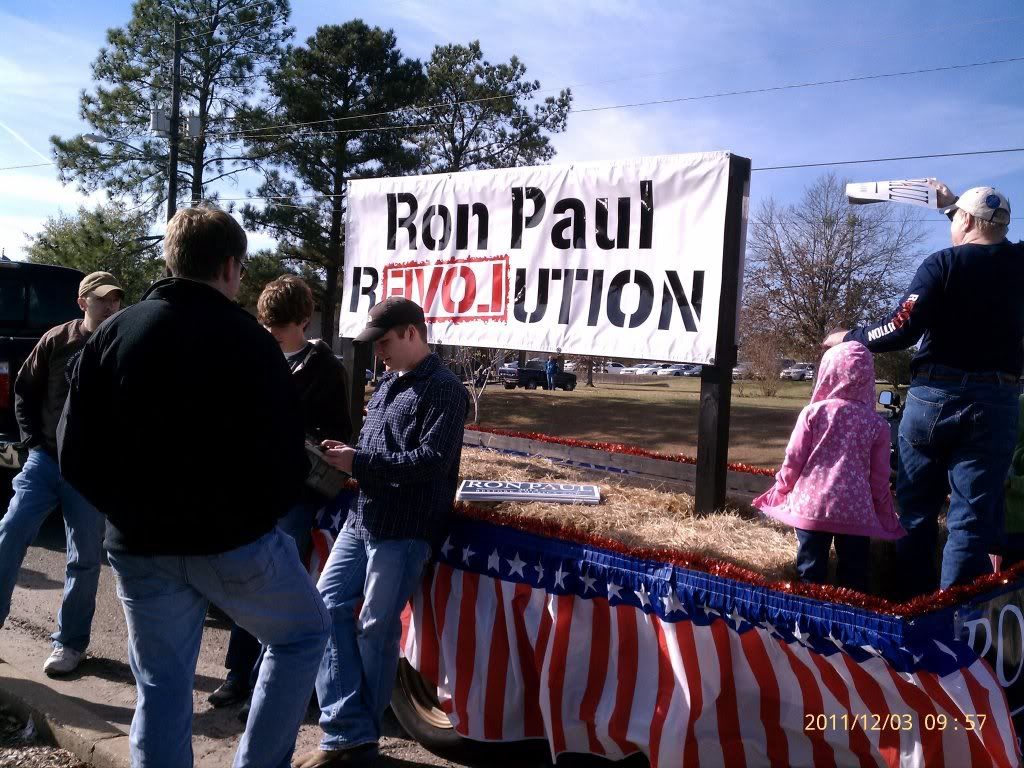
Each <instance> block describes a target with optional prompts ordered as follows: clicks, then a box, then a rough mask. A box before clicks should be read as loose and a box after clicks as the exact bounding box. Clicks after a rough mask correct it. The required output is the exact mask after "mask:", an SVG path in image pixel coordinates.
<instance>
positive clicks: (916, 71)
mask: <svg viewBox="0 0 1024 768" xmlns="http://www.w3.org/2000/svg"><path fill="white" fill-rule="evenodd" d="M1021 61H1024V56H1015V57H1012V58H1006V59H991V60H988V61H978V62H972V63H969V64H949V65H945V66H942V67H928V68H925V69H914V70H904V71H900V72H884V73H880V74H874V75H859V76H856V77H845V78H838V79H833V80H817V81H813V82H807V83H787V84H784V85H773V86H766V87H763V88H748V89H744V90H736V91H722V92H718V93H707V94H701V95H698V96H679V97H675V98H671V99H656V100H652V101H638V102H631V103H625V104H610V105H606V106H601V107H585V108H582V109H570V110H569V114H588V113H593V112H606V111H609V110H613V109H629V108H633V107H644V106H653V105H659V104H673V103H678V102H684V101H701V100H706V99H717V98H723V97H726V96H741V95H751V94H757V93H771V92H776V91H787V90H797V89H802V88H817V87H822V86H826V85H839V84H844V83H855V82H863V81H868V80H882V79H886V78H892V77H907V76H909V75H921V74H927V73H932V72H950V71H954V70H962V69H973V68H977V67H987V66H992V65H995V64H1008V63H1016V62H1021ZM504 98H509V96H508V95H501V96H490V97H486V98H482V99H468V100H465V101H455V102H447V103H441V104H431V105H426V106H421V107H417V106H415V105H413V106H408V107H403V108H401V109H393V110H387V111H384V112H375V113H372V114H369V115H347V116H344V117H338V118H328V119H326V120H318V121H311V122H308V123H305V124H300V123H293V124H291V125H295V126H302V127H304V126H308V125H318V124H322V123H328V122H331V123H333V122H341V121H345V120H363V119H368V118H370V117H382V116H386V115H394V114H400V113H402V112H406V111H408V110H417V109H431V108H436V107H445V106H448V107H456V106H460V105H463V104H473V103H477V102H479V101H489V100H494V99H504ZM284 127H288V124H285V125H274V126H266V127H264V128H257V129H250V130H249V131H225V132H223V133H222V134H220V135H225V136H240V137H241V136H246V135H253V134H254V133H255V132H256V131H260V132H261V133H259V134H258V135H254V136H253V138H281V137H283V136H287V135H289V134H291V133H294V131H285V132H283V133H278V134H265V133H262V132H263V131H270V130H274V129H279V128H284ZM410 127H413V128H418V127H420V126H390V127H388V128H386V129H352V130H349V131H312V132H310V133H309V134H306V135H317V134H322V135H334V134H339V133H354V132H356V131H357V130H404V129H408V128H410ZM211 135H218V134H211Z"/></svg>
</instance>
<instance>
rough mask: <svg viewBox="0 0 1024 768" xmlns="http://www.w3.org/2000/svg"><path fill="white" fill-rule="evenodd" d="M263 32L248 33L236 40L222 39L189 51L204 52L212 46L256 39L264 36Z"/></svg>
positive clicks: (216, 46)
mask: <svg viewBox="0 0 1024 768" xmlns="http://www.w3.org/2000/svg"><path fill="white" fill-rule="evenodd" d="M263 34H264V33H263V32H258V33H256V34H255V35H246V36H245V37H236V38H235V39H234V40H221V41H219V42H216V43H213V45H204V46H203V47H202V48H192V49H191V50H189V51H188V52H189V53H202V52H203V51H208V50H210V49H211V48H218V47H220V46H222V45H234V44H236V43H240V42H242V41H243V40H254V39H256V38H257V37H263Z"/></svg>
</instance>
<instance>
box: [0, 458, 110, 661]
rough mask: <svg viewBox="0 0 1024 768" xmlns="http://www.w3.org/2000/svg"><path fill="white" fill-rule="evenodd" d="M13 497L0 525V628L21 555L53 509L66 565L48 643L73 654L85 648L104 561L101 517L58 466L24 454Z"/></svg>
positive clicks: (15, 579)
mask: <svg viewBox="0 0 1024 768" xmlns="http://www.w3.org/2000/svg"><path fill="white" fill-rule="evenodd" d="M12 485H13V488H14V497H13V498H12V499H11V503H10V506H8V507H7V514H6V515H4V517H3V520H0V626H3V623H4V621H6V620H7V614H9V613H10V612H11V595H12V594H13V593H14V584H15V582H16V581H17V579H18V570H19V569H20V568H21V563H22V561H23V560H24V559H25V552H26V551H28V547H29V545H30V544H31V543H32V540H33V539H35V537H36V534H37V533H39V529H40V527H42V525H43V522H44V521H45V520H46V518H47V516H49V514H50V513H51V512H53V510H54V509H56V507H57V505H58V504H59V505H60V508H61V511H62V512H63V514H64V531H65V533H66V535H67V551H68V561H67V570H66V571H65V576H64V598H63V599H62V600H61V604H60V612H59V613H58V614H57V631H56V632H55V633H54V634H53V636H52V637H53V640H54V642H56V643H60V644H61V645H66V646H67V647H68V648H73V649H74V650H76V651H84V650H85V649H86V648H87V647H88V646H89V634H90V631H91V629H92V615H93V612H94V611H95V610H96V587H97V586H98V584H99V580H100V562H101V561H102V559H103V516H102V515H101V514H100V513H99V512H97V511H96V508H95V507H94V506H93V505H92V504H90V503H89V502H88V501H86V500H85V497H84V496H82V494H80V493H79V492H78V491H76V490H75V489H74V488H72V487H71V485H70V484H69V483H67V482H65V481H64V478H63V477H61V474H60V468H59V467H58V466H57V460H56V459H55V458H53V457H52V456H50V454H48V453H46V452H45V451H41V450H38V449H34V450H31V451H29V454H28V459H27V460H26V461H25V465H24V466H23V467H22V469H21V472H19V473H18V475H17V476H16V477H15V478H14V482H13V483H12Z"/></svg>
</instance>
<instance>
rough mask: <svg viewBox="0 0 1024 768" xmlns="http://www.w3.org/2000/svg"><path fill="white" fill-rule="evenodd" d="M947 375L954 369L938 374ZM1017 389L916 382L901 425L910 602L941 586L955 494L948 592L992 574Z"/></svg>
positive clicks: (903, 552)
mask: <svg viewBox="0 0 1024 768" xmlns="http://www.w3.org/2000/svg"><path fill="white" fill-rule="evenodd" d="M940 370H941V371H942V372H943V373H944V374H945V372H946V371H953V372H954V374H955V373H956V372H955V371H954V369H940ZM1017 420H1018V404H1017V387H1016V385H1012V384H1007V383H999V382H998V381H996V380H994V379H993V380H992V381H979V380H977V379H976V378H972V377H966V376H964V377H961V378H960V379H959V380H946V379H945V378H944V379H942V380H936V379H935V378H934V377H930V378H927V379H924V378H915V379H914V381H913V383H912V384H911V387H910V391H909V392H908V393H907V403H906V408H905V410H904V412H903V421H902V422H901V424H900V436H899V442H900V465H899V475H898V477H897V481H896V500H897V502H898V504H899V508H900V522H901V523H903V527H904V528H906V530H907V535H906V536H905V537H904V538H903V539H900V540H899V541H897V543H896V550H897V553H898V555H899V561H900V571H901V579H904V580H905V587H906V589H907V590H908V596H910V595H917V594H924V593H926V592H930V591H932V590H934V589H935V587H936V573H935V564H934V557H935V547H936V542H937V536H938V521H937V518H938V515H939V512H940V511H941V509H942V505H943V502H944V501H945V499H946V493H947V491H948V492H949V496H950V499H949V512H948V513H947V515H946V527H947V529H948V531H949V538H948V539H947V540H946V547H945V550H944V551H943V553H942V570H941V579H939V580H938V586H940V587H941V588H942V589H946V588H947V587H950V586H953V585H956V584H967V583H969V582H971V581H972V580H974V579H975V578H976V577H978V576H981V575H983V574H986V573H991V571H992V564H991V561H990V560H989V557H988V555H989V553H990V552H996V551H998V550H999V548H1000V547H1001V545H1002V542H1003V538H1004V530H1003V528H1004V514H1005V512H1004V509H1003V483H1004V481H1005V480H1006V473H1007V471H1008V470H1009V468H1010V461H1011V458H1012V454H1013V448H1014V445H1015V444H1016V441H1017Z"/></svg>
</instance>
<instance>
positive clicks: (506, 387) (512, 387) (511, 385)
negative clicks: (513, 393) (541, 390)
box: [505, 384, 516, 389]
mask: <svg viewBox="0 0 1024 768" xmlns="http://www.w3.org/2000/svg"><path fill="white" fill-rule="evenodd" d="M515 388H516V385H515V384H506V385H505V389H515Z"/></svg>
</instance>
